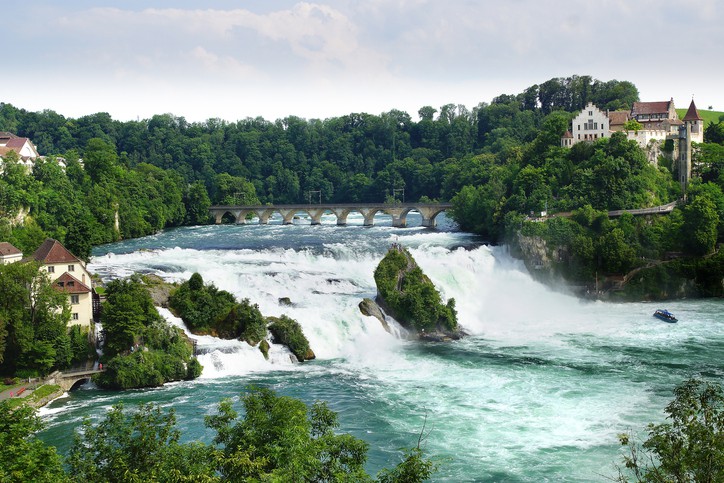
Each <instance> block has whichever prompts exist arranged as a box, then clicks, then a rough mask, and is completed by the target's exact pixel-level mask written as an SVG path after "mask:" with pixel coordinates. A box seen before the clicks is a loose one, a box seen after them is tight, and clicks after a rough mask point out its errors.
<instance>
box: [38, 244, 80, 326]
mask: <svg viewBox="0 0 724 483" xmlns="http://www.w3.org/2000/svg"><path fill="white" fill-rule="evenodd" d="M32 258H33V259H34V260H36V261H38V262H40V263H42V267H43V269H45V271H46V272H47V273H48V276H49V277H50V280H51V281H53V285H54V287H55V289H56V290H58V291H60V292H64V293H66V294H68V301H69V302H70V309H71V320H70V323H71V324H79V325H81V326H83V327H88V328H90V327H91V326H92V324H93V285H92V282H91V276H90V273H89V272H88V270H86V268H85V264H84V263H83V261H82V260H80V259H79V258H78V257H76V256H75V255H73V254H72V253H70V252H69V251H68V250H67V249H66V248H65V247H64V246H63V245H62V244H61V243H60V242H59V241H58V240H54V239H52V238H47V239H46V240H45V241H44V242H43V244H42V245H40V247H39V248H38V249H37V250H35V253H33V256H32Z"/></svg>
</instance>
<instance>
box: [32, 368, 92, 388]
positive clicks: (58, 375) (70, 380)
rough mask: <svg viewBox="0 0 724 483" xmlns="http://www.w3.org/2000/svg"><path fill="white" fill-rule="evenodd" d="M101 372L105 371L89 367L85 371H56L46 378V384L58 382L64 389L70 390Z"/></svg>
mask: <svg viewBox="0 0 724 483" xmlns="http://www.w3.org/2000/svg"><path fill="white" fill-rule="evenodd" d="M100 372H103V371H102V370H100V369H88V370H84V371H83V370H81V371H72V372H60V371H56V372H54V373H52V374H51V375H50V376H48V378H47V379H46V380H45V384H56V385H58V386H60V387H61V388H62V389H63V391H70V390H71V389H73V388H76V387H78V386H81V385H82V384H85V383H86V382H88V381H89V380H90V378H91V376H93V374H98V373H100Z"/></svg>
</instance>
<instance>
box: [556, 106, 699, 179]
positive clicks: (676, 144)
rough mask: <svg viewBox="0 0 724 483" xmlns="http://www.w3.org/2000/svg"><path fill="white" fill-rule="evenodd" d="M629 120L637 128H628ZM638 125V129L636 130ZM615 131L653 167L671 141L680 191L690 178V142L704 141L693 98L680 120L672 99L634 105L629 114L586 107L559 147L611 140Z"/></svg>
mask: <svg viewBox="0 0 724 483" xmlns="http://www.w3.org/2000/svg"><path fill="white" fill-rule="evenodd" d="M631 120H635V121H637V122H638V125H637V126H636V127H634V128H632V127H631V126H630V125H629V126H628V127H629V128H628V129H627V128H626V127H627V126H626V123H628V122H629V121H631ZM639 126H640V127H639ZM614 132H625V133H626V137H627V138H628V139H630V140H632V141H636V142H637V143H638V145H639V146H641V147H642V148H643V149H645V150H646V151H647V154H648V157H649V161H651V162H652V163H654V164H656V163H657V162H658V157H659V156H660V155H661V154H663V152H662V149H661V148H662V145H663V144H664V142H665V141H667V140H671V141H673V152H672V157H673V160H675V161H678V168H679V169H678V171H679V182H680V183H681V185H682V188H683V189H684V190H686V186H687V185H688V183H689V179H690V178H691V143H692V142H693V143H701V142H704V120H703V119H702V117H701V116H700V115H699V111H698V110H697V109H696V104H695V103H694V100H693V99H692V101H691V104H690V105H689V109H688V110H687V112H686V115H685V116H684V118H683V119H679V116H678V115H677V113H676V108H675V107H674V99H673V98H672V99H671V100H669V101H660V102H634V103H633V106H631V110H630V111H605V112H604V111H602V110H600V109H599V108H598V107H596V106H595V105H593V103H591V102H589V103H588V105H587V106H586V107H585V108H584V109H583V110H582V111H581V112H580V113H579V114H578V115H577V116H576V117H574V118H573V121H572V122H571V130H570V131H566V132H565V134H564V135H563V137H562V138H561V146H563V147H567V148H570V147H571V146H573V145H574V144H576V143H579V142H592V141H595V140H596V139H600V138H608V137H611V134H612V133H614Z"/></svg>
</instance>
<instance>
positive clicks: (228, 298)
mask: <svg viewBox="0 0 724 483" xmlns="http://www.w3.org/2000/svg"><path fill="white" fill-rule="evenodd" d="M168 303H169V307H170V308H171V309H173V311H174V312H175V313H176V314H177V315H178V316H179V317H181V319H183V321H184V323H185V324H186V326H187V327H188V328H189V330H191V331H192V332H193V333H195V334H211V335H214V336H219V337H225V338H235V337H238V334H236V335H235V334H232V332H234V333H235V332H237V329H238V327H236V326H232V325H231V324H230V322H232V321H225V324H224V327H223V329H222V330H223V334H220V333H219V332H218V328H219V325H220V322H221V321H222V320H224V319H226V318H227V316H228V314H229V312H230V311H231V309H232V308H233V307H234V305H235V304H236V299H235V298H234V296H233V295H232V294H230V293H229V292H227V291H226V290H219V289H218V288H216V286H215V285H214V284H212V283H211V284H208V285H205V284H204V280H203V278H202V277H201V275H199V274H198V273H194V274H193V275H191V278H190V279H189V280H188V281H187V282H184V283H182V284H181V285H180V286H179V287H178V289H176V291H174V292H173V293H172V294H171V296H170V297H169V301H168ZM235 322H243V321H238V320H237V321H235ZM242 330H243V327H242ZM240 333H241V331H239V334H240Z"/></svg>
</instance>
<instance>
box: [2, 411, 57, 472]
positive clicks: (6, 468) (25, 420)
mask: <svg viewBox="0 0 724 483" xmlns="http://www.w3.org/2000/svg"><path fill="white" fill-rule="evenodd" d="M42 428H43V423H42V421H41V419H40V418H39V417H38V416H37V415H36V414H35V410H34V409H33V408H31V407H29V406H26V405H20V406H19V407H12V408H11V406H10V404H9V402H8V401H0V481H3V482H5V481H7V482H11V481H34V482H39V483H46V482H47V483H56V482H64V481H69V478H68V477H67V475H66V474H65V472H64V471H63V465H62V463H61V459H60V457H59V456H58V454H57V453H56V451H55V448H53V447H49V446H46V445H45V443H43V442H42V441H40V440H39V439H37V438H36V436H35V434H36V433H37V432H38V431H40V430H41V429H42Z"/></svg>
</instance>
